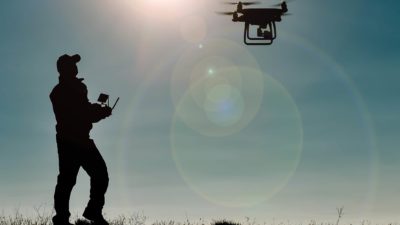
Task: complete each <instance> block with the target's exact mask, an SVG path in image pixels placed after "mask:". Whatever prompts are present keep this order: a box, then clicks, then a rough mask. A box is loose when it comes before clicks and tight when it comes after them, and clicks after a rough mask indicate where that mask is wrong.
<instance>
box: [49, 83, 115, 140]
mask: <svg viewBox="0 0 400 225" xmlns="http://www.w3.org/2000/svg"><path fill="white" fill-rule="evenodd" d="M82 80H83V79H78V78H68V79H65V78H64V79H63V78H62V77H60V82H59V83H58V84H57V85H56V86H55V87H54V88H53V90H52V92H51V94H50V99H51V102H52V104H53V110H54V114H55V116H56V120H57V125H56V130H57V136H58V137H60V138H63V139H72V140H86V139H88V138H89V132H90V130H91V129H92V123H96V122H98V121H100V120H101V119H104V118H105V117H107V116H109V114H107V110H106V109H105V108H104V107H101V105H99V104H91V103H90V102H89V99H88V97H87V88H86V85H85V84H84V83H82Z"/></svg>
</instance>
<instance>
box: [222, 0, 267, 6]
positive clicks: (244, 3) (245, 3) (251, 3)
mask: <svg viewBox="0 0 400 225" xmlns="http://www.w3.org/2000/svg"><path fill="white" fill-rule="evenodd" d="M241 3H242V5H255V4H260V2H258V1H256V2H241ZM224 4H227V5H238V4H239V2H224Z"/></svg>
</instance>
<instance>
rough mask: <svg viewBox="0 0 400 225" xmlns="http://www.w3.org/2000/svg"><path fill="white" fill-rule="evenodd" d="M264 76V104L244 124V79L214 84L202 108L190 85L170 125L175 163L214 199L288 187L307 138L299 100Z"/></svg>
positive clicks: (243, 201) (256, 198)
mask: <svg viewBox="0 0 400 225" xmlns="http://www.w3.org/2000/svg"><path fill="white" fill-rule="evenodd" d="M245 71H246V70H245ZM249 71H250V70H247V72H249ZM204 79H206V78H204ZM263 82H264V84H263V86H264V87H265V89H264V92H262V93H263V99H264V100H263V102H264V103H265V104H263V106H262V107H261V108H260V109H259V110H258V114H257V116H256V118H255V119H254V120H252V121H247V122H248V123H247V124H246V126H243V123H242V120H243V118H244V117H245V115H246V113H247V112H246V111H248V106H247V105H245V104H249V105H250V104H251V100H249V98H246V97H245V96H246V95H247V94H246V90H248V89H247V88H246V85H243V87H242V90H240V89H239V88H236V87H234V86H232V85H230V84H228V83H227V84H218V85H215V86H214V87H213V88H210V89H209V91H208V92H207V95H206V99H205V106H204V108H200V106H199V105H198V104H197V103H196V100H195V99H193V97H192V94H193V93H191V90H188V91H187V93H186V94H185V95H184V97H183V98H182V99H181V101H180V102H179V103H178V106H177V110H176V114H175V116H174V121H173V124H172V128H171V143H172V153H173V157H174V160H175V163H176V165H177V168H178V170H179V172H180V174H181V175H182V177H183V178H184V180H185V181H186V183H187V184H188V185H189V187H191V188H192V189H193V190H194V191H195V192H196V193H198V194H199V195H201V196H202V197H204V198H205V199H207V200H209V201H211V202H213V203H215V204H219V205H223V206H228V207H249V206H253V205H255V204H258V203H261V202H263V201H265V200H267V199H268V198H270V197H272V196H274V195H275V194H276V193H277V192H278V191H279V190H280V189H281V188H282V187H284V186H285V185H286V183H287V181H288V180H289V179H290V177H291V176H292V174H293V173H294V171H295V170H296V168H297V165H298V162H299V158H300V154H301V149H302V140H303V133H302V124H301V118H300V115H299V113H298V110H297V106H296V104H295V103H294V101H293V99H292V98H291V96H290V94H289V93H288V92H287V90H286V89H285V88H284V87H283V86H282V85H281V84H280V83H279V82H278V81H276V80H274V79H273V78H272V77H270V76H268V75H265V79H264V80H263ZM202 84H203V82H202V80H200V81H198V82H197V83H196V84H194V86H195V88H196V86H202ZM192 88H193V87H192ZM232 131H235V132H232ZM221 133H222V134H224V135H220V134H221Z"/></svg>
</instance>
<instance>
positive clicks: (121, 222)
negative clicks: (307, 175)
mask: <svg viewBox="0 0 400 225" xmlns="http://www.w3.org/2000/svg"><path fill="white" fill-rule="evenodd" d="M35 211H36V216H34V217H27V216H24V215H23V214H22V213H20V212H19V210H15V213H14V214H13V215H11V216H6V215H4V213H3V214H1V215H0V225H53V223H52V220H51V219H52V216H53V212H49V211H48V210H44V209H43V208H35ZM337 211H338V219H337V221H336V223H323V222H320V223H319V222H317V221H315V220H311V221H310V222H308V223H306V224H304V225H339V220H340V218H341V217H342V216H343V207H342V208H338V209H337ZM107 219H108V221H109V222H110V225H267V224H266V223H262V224H260V223H257V222H256V221H255V220H251V219H250V218H249V217H246V219H245V221H243V222H241V223H239V222H235V221H231V220H226V219H222V220H213V221H211V222H206V221H204V220H202V219H199V220H198V221H195V222H192V221H189V219H186V221H184V222H179V221H174V220H169V221H156V222H153V223H148V222H146V220H147V217H146V216H144V215H143V214H139V213H137V214H132V215H130V216H123V215H121V216H118V217H116V218H114V219H109V218H107ZM70 221H71V222H73V223H74V224H75V225H95V224H91V223H90V222H89V221H88V220H84V219H81V218H78V216H75V218H71V219H70ZM270 225H302V224H301V223H300V224H299V223H290V222H289V221H286V222H280V223H276V222H273V223H272V224H270ZM349 225H352V224H349ZM359 225H372V223H371V222H369V221H361V222H360V224H359ZM386 225H400V224H399V223H388V224H386Z"/></svg>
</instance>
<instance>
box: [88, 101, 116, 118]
mask: <svg viewBox="0 0 400 225" xmlns="http://www.w3.org/2000/svg"><path fill="white" fill-rule="evenodd" d="M111 113H112V109H111V108H110V107H109V106H102V105H100V104H97V103H94V104H92V107H91V118H92V122H94V123H96V122H98V121H100V120H102V119H105V118H106V117H109V116H111Z"/></svg>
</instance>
